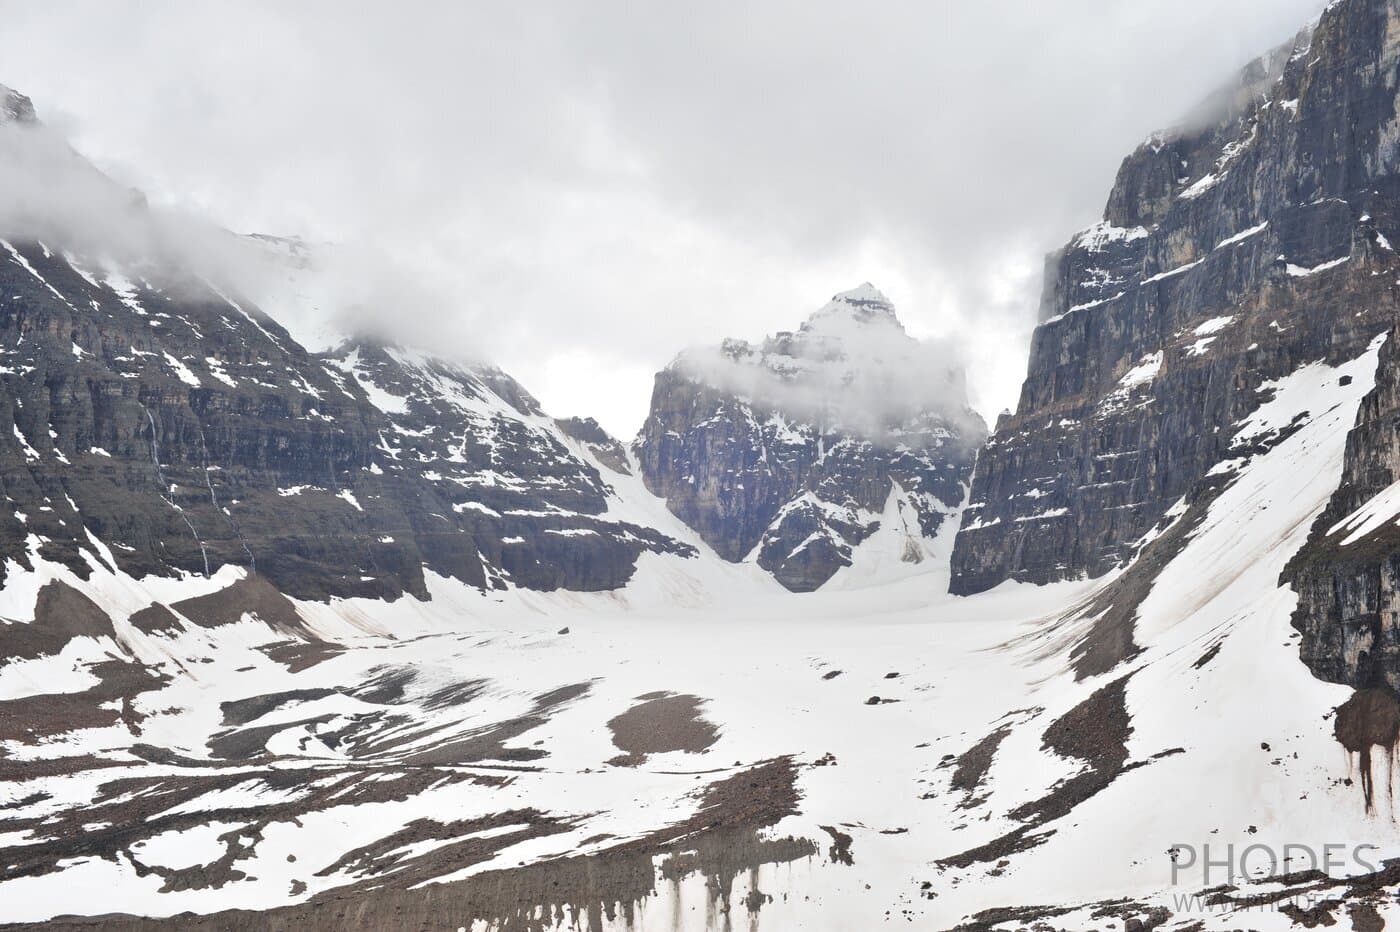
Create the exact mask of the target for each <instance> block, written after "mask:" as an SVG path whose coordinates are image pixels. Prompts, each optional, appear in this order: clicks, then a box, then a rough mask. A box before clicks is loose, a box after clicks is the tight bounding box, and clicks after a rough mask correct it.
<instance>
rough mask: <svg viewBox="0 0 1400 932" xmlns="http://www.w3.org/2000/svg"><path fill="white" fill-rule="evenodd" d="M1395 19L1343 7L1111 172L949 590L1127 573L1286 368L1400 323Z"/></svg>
mask: <svg viewBox="0 0 1400 932" xmlns="http://www.w3.org/2000/svg"><path fill="white" fill-rule="evenodd" d="M1397 17H1400V3H1397V2H1396V0H1384V2H1375V0H1341V2H1338V3H1334V4H1332V5H1331V6H1329V7H1328V8H1327V10H1326V11H1325V12H1324V13H1323V14H1322V17H1321V20H1320V21H1319V23H1318V25H1317V27H1316V29H1315V30H1304V32H1303V33H1301V34H1300V35H1299V36H1298V38H1297V39H1296V40H1295V41H1294V42H1293V43H1291V44H1289V45H1288V46H1285V47H1283V48H1281V49H1279V50H1278V51H1276V52H1274V53H1272V54H1270V55H1268V56H1265V57H1264V58H1262V59H1260V60H1259V61H1257V62H1255V63H1253V64H1252V65H1250V66H1249V67H1248V68H1246V69H1245V70H1244V72H1243V73H1242V74H1241V76H1240V78H1239V80H1238V81H1237V82H1235V84H1233V85H1232V86H1231V87H1229V88H1227V89H1226V90H1225V91H1224V92H1222V94H1220V95H1217V98H1216V99H1215V100H1214V101H1213V102H1212V104H1211V105H1210V106H1209V107H1207V108H1206V109H1205V110H1203V111H1202V113H1200V114H1197V115H1195V116H1193V118H1192V119H1191V121H1190V124H1189V125H1188V126H1186V127H1185V128H1183V129H1179V130H1175V131H1172V132H1169V133H1163V134H1157V135H1154V136H1153V137H1152V138H1150V139H1149V140H1147V141H1146V142H1145V143H1144V144H1143V145H1142V146H1141V147H1139V148H1138V149H1137V150H1136V151H1135V152H1134V153H1133V154H1132V155H1130V156H1129V157H1128V158H1127V159H1126V160H1125V161H1124V162H1123V165H1122V168H1121V169H1120V171H1119V174H1118V178H1117V181H1116V182H1115V184H1114V187H1113V190H1112V193H1111V194H1110V197H1109V200H1108V205H1107V208H1106V210H1105V220H1104V221H1103V222H1102V223H1100V224H1098V225H1097V226H1095V227H1092V228H1090V229H1089V230H1087V231H1085V232H1083V233H1081V234H1080V235H1078V236H1077V237H1075V238H1074V239H1073V240H1072V241H1071V242H1070V243H1069V244H1068V245H1067V246H1066V247H1065V248H1064V249H1063V250H1062V251H1060V252H1058V253H1055V254H1053V255H1052V256H1050V258H1049V260H1048V262H1047V269H1046V284H1045V290H1044V297H1043V300H1042V311H1041V316H1042V322H1041V324H1040V326H1039V327H1038V328H1037V330H1036V333H1035V336H1034V338H1033V340H1032V347H1031V358H1030V364H1029V370H1028V374H1027V377H1026V381H1025V383H1024V385H1023V388H1022V393H1021V399H1020V403H1019V405H1018V408H1017V411H1016V413H1015V414H1014V415H1011V416H1008V417H1006V418H1004V419H1003V420H1002V421H1001V422H1000V423H999V424H998V425H997V430H996V433H995V435H994V436H993V437H992V439H991V440H990V441H989V442H988V444H987V446H986V448H985V449H984V450H983V451H982V453H981V454H980V455H979V457H978V461H977V465H976V468H975V471H974V474H973V478H972V491H971V495H970V498H969V505H968V508H967V511H966V512H965V515H964V518H963V524H962V528H961V530H960V532H959V534H958V537H957V541H956V544H955V548H954V553H953V566H952V584H951V587H952V590H953V591H954V592H955V593H959V594H969V593H974V592H980V591H983V590H986V589H989V588H992V587H993V586H996V585H997V584H999V583H1001V582H1002V581H1004V580H1007V579H1016V580H1024V581H1031V582H1037V583H1043V582H1050V581H1055V580H1063V579H1072V578H1076V577H1080V576H1084V575H1089V576H1097V575H1100V574H1103V573H1105V572H1107V571H1109V570H1111V569H1113V568H1115V567H1117V566H1120V565H1122V564H1124V563H1125V562H1126V561H1127V560H1129V559H1130V558H1131V557H1132V556H1133V555H1134V553H1135V547H1136V543H1137V542H1138V541H1139V540H1140V539H1142V538H1143V536H1144V535H1145V534H1147V533H1148V532H1149V531H1150V530H1151V529H1152V528H1153V527H1155V526H1157V525H1158V523H1159V522H1160V521H1161V519H1162V518H1163V516H1164V515H1165V514H1166V513H1167V511H1168V510H1169V509H1170V508H1171V507H1172V506H1173V505H1174V504H1175V503H1176V502H1178V501H1180V500H1182V499H1183V498H1189V497H1191V496H1193V494H1194V493H1195V490H1196V489H1197V488H1198V486H1199V483H1200V482H1201V480H1202V479H1203V478H1205V477H1207V476H1208V475H1209V474H1210V471H1211V469H1212V468H1213V467H1215V466H1216V465H1217V464H1219V463H1220V462H1222V461H1223V460H1226V459H1229V458H1230V457H1231V456H1233V455H1234V453H1233V451H1232V450H1231V440H1232V435H1233V433H1234V431H1233V425H1235V424H1237V423H1239V422H1240V420H1241V419H1242V418H1243V417H1245V416H1246V415H1248V414H1249V413H1250V412H1252V411H1253V410H1254V409H1255V408H1257V407H1258V405H1259V404H1260V402H1261V401H1262V400H1263V399H1264V398H1265V397H1267V396H1265V395H1261V393H1260V391H1259V389H1260V388H1261V387H1263V386H1264V385H1265V384H1266V383H1268V382H1270V381H1272V380H1275V379H1278V378H1281V377H1283V376H1285V375H1287V374H1289V373H1290V372H1292V371H1294V370H1295V369H1296V368H1297V367H1298V366H1300V365H1302V364H1304V363H1308V362H1313V361H1316V360H1318V359H1322V360H1325V361H1327V362H1328V363H1331V364H1336V363H1338V362H1340V361H1343V360H1347V359H1352V358H1355V357H1356V356H1358V355H1360V354H1361V353H1362V352H1363V351H1364V350H1365V349H1366V347H1367V346H1368V344H1369V343H1370V341H1371V340H1372V338H1374V337H1375V336H1376V335H1377V334H1379V333H1381V332H1383V331H1384V330H1386V329H1387V328H1388V327H1389V326H1390V325H1391V323H1392V322H1393V321H1394V320H1395V319H1396V318H1397V316H1398V315H1400V301H1397V293H1396V287H1395V280H1396V271H1397V268H1398V267H1400V264H1398V263H1397V261H1396V256H1395V253H1394V250H1393V247H1392V244H1393V243H1397V242H1400V178H1397V175H1396V169H1397V167H1400V144H1397V140H1400V125H1398V124H1397V121H1396V114H1395V95H1396V87H1397V82H1398V81H1400V29H1397V28H1396V25H1397Z"/></svg>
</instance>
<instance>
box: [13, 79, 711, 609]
mask: <svg viewBox="0 0 1400 932" xmlns="http://www.w3.org/2000/svg"><path fill="white" fill-rule="evenodd" d="M0 113H6V114H10V115H11V116H15V117H16V119H15V120H12V121H9V122H10V125H8V126H0V130H2V131H4V132H10V133H26V132H43V131H44V130H43V127H42V124H39V123H37V122H35V121H34V120H33V116H32V114H33V111H32V108H31V107H30V106H29V105H28V101H27V100H25V99H24V98H21V97H19V96H18V95H14V94H8V96H4V97H0ZM89 170H90V166H89ZM131 209H132V210H134V211H139V210H144V209H145V208H144V207H143V206H142V205H141V204H140V203H139V202H134V203H132V205H131ZM75 248H76V247H75ZM0 295H3V301H0V484H3V491H4V495H5V503H4V505H5V507H3V508H0V554H3V557H4V559H5V560H6V561H7V562H6V563H5V564H4V568H5V571H9V570H11V569H13V568H14V567H17V566H18V567H27V566H31V565H32V564H33V562H34V560H35V559H36V558H44V559H48V560H53V561H58V562H61V563H64V564H66V565H68V566H69V567H71V568H73V569H74V570H75V571H77V572H79V573H82V574H86V572H87V571H88V566H89V563H90V562H96V563H102V564H108V565H110V564H115V565H116V567H118V568H120V569H121V570H124V571H125V572H127V573H130V574H132V575H133V576H138V577H139V576H144V575H147V574H157V575H170V574H175V573H194V574H208V573H211V572H213V571H215V570H217V569H218V568H219V567H220V566H222V565H224V564H235V565H239V566H244V567H247V568H249V569H252V570H256V572H257V573H259V574H261V575H262V576H264V577H266V578H267V579H269V580H271V581H272V582H273V583H274V584H275V585H276V586H277V587H278V588H279V589H281V590H282V591H283V592H286V593H288V594H289V595H293V596H297V597H301V598H317V599H319V598H326V597H329V596H367V597H375V598H395V597H397V596H399V595H401V594H403V593H411V594H414V595H417V596H425V595H426V594H427V588H426V577H425V573H427V572H429V571H431V572H434V573H437V574H441V575H443V576H450V577H454V578H457V579H460V580H463V581H465V582H467V583H469V584H471V585H474V586H478V587H481V588H483V589H487V588H503V587H506V586H510V585H515V586H521V587H526V588H531V589H544V590H548V589H556V588H561V587H562V588H569V589H579V590H597V589H611V588H615V587H618V586H621V585H623V584H624V583H626V582H627V580H628V579H629V578H630V577H631V575H632V572H633V569H634V567H635V564H636V560H637V557H638V556H639V555H640V554H641V553H643V552H645V551H653V552H665V553H672V554H677V555H689V554H693V553H694V550H693V548H691V547H689V546H687V545H684V544H680V543H678V542H676V541H674V540H672V539H670V538H669V537H666V536H664V535H662V534H660V533H658V532H656V531H654V530H652V529H649V528H643V527H638V526H635V525H632V524H627V523H624V522H620V521H616V520H613V519H611V518H609V517H608V512H609V509H610V507H611V504H610V503H611V496H612V489H611V487H610V486H609V484H608V482H607V481H606V479H605V478H604V472H603V471H600V469H599V466H598V465H597V463H598V461H596V460H595V459H594V458H593V456H592V455H591V453H590V449H601V447H600V445H599V444H598V443H597V442H596V438H594V439H593V440H589V441H587V442H583V443H581V442H578V441H575V440H573V439H571V434H570V433H569V432H566V430H561V429H560V427H559V425H557V424H556V423H555V422H554V421H552V420H551V419H549V418H547V417H546V416H544V414H543V413H542V412H541V411H540V409H539V405H538V404H537V403H536V402H535V400H534V399H533V398H531V397H530V395H529V394H528V393H527V392H525V391H524V389H522V388H521V387H520V386H519V385H518V384H517V383H516V382H515V381H514V380H513V379H511V378H510V377H509V376H507V375H506V374H504V373H502V372H500V371H498V370H494V369H481V368H478V369H467V368H462V367H457V366H451V365H448V364H446V363H443V362H441V361H439V360H435V359H431V358H427V357H424V356H422V355H417V354H412V353H409V352H406V351H403V350H399V349H395V348H392V347H386V346H382V345H377V344H375V343H372V342H368V341H359V342H355V343H350V344H346V345H345V346H343V347H341V348H340V349H338V350H336V351H335V352H332V353H327V354H314V353H310V352H308V351H307V350H306V349H304V348H303V347H302V346H301V345H299V344H298V343H297V342H296V341H295V340H294V339H293V338H292V337H291V336H290V335H289V334H288V332H287V331H286V330H285V329H283V328H282V327H281V326H279V325H278V324H277V323H276V322H275V321H273V320H272V319H271V318H269V317H268V316H267V315H265V314H264V313H262V312H261V311H260V310H259V309H258V308H256V307H254V306H252V305H251V304H249V303H248V302H246V301H243V300H242V299H240V298H238V297H236V296H231V295H226V294H224V293H222V292H221V291H220V290H219V289H217V288H215V287H214V286H212V285H210V284H209V283H207V282H205V281H203V280H190V279H189V277H187V276H186V277H182V276H180V275H172V274H169V273H168V272H162V271H160V270H158V269H153V268H150V269H144V268H131V267H129V266H128V267H117V266H116V265H114V264H113V263H111V262H110V261H104V260H103V259H101V258H99V257H93V256H90V255H75V254H73V253H72V252H69V251H68V250H67V249H65V248H64V246H63V244H60V243H57V242H50V243H44V242H38V241H29V242H23V241H15V242H7V241H3V240H0ZM605 452H606V451H605Z"/></svg>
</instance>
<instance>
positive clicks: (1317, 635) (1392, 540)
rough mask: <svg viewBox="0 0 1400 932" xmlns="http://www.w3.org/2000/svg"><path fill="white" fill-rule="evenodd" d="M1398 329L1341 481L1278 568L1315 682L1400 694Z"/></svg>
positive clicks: (1351, 439) (1351, 437)
mask: <svg viewBox="0 0 1400 932" xmlns="http://www.w3.org/2000/svg"><path fill="white" fill-rule="evenodd" d="M1398 340H1400V330H1392V331H1391V333H1390V335H1389V337H1388V338H1387V339H1386V343H1385V346H1383V347H1382V348H1381V352H1380V364H1379V367H1378V369H1377V373H1376V386H1375V388H1374V389H1372V391H1371V392H1370V393H1369V394H1368V395H1367V396H1366V397H1365V398H1364V399H1363V400H1362V402H1361V409H1360V411H1359V412H1358V413H1357V418H1356V426H1355V427H1354V428H1352V431H1351V433H1350V434H1348V435H1347V446H1346V456H1345V460H1344V464H1343V467H1342V468H1343V472H1342V481H1341V484H1340V485H1339V486H1338V488H1337V491H1336V492H1335V493H1333V495H1332V499H1331V501H1330V502H1329V503H1328V505H1327V508H1326V510H1324V511H1323V513H1322V515H1321V516H1320V517H1319V518H1318V519H1317V521H1316V523H1315V524H1314V525H1313V529H1312V533H1311V535H1310V538H1309V541H1308V544H1307V545H1306V546H1305V547H1304V548H1303V549H1302V551H1300V552H1299V553H1298V555H1297V556H1295V557H1294V558H1293V560H1292V561H1291V562H1290V563H1289V565H1288V567H1287V568H1286V569H1285V570H1284V574H1283V578H1284V581H1285V582H1288V583H1291V584H1292V586H1293V588H1294V589H1295V590H1296V591H1297V593H1298V606H1297V608H1296V610H1295V611H1294V613H1293V626H1294V627H1295V628H1297V629H1298V631H1299V632H1300V633H1301V634H1302V641H1301V645H1300V651H1301V654H1302V658H1303V662H1304V663H1306V664H1307V665H1308V668H1309V669H1311V670H1312V672H1313V674H1314V675H1316V676H1317V677H1318V678H1320V679H1324V680H1328V681H1330V682H1333V683H1344V684H1346V685H1349V686H1354V687H1356V688H1358V689H1367V688H1372V687H1387V686H1388V687H1389V688H1390V689H1397V688H1400V622H1398V621H1397V616H1398V614H1400V600H1398V599H1397V587H1398V586H1400V524H1397V518H1400V500H1397V498H1396V486H1395V484H1396V481H1397V480H1400V345H1398V344H1397V341H1398Z"/></svg>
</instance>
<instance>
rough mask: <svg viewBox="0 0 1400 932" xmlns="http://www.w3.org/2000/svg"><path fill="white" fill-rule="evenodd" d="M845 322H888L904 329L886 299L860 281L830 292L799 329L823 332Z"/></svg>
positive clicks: (870, 286)
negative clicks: (850, 287) (838, 290)
mask: <svg viewBox="0 0 1400 932" xmlns="http://www.w3.org/2000/svg"><path fill="white" fill-rule="evenodd" d="M846 323H854V324H861V325H863V324H891V325H893V326H895V327H898V328H899V329H901V330H903V329H904V328H903V326H902V325H901V324H900V322H899V318H898V316H896V314H895V310H894V304H893V303H892V302H891V301H890V299H889V298H887V297H885V295H884V293H883V292H881V291H880V289H878V288H876V287H875V286H874V285H872V284H870V282H863V283H861V284H860V285H859V286H858V287H856V288H852V289H851V290H850V291H843V292H841V293H839V294H835V295H832V297H831V300H830V301H828V302H827V303H826V304H824V305H822V306H821V307H820V308H818V309H817V310H816V311H814V312H813V313H812V316H811V317H808V318H807V320H806V322H804V323H803V324H802V331H803V332H804V333H806V332H812V331H827V330H831V329H833V326H835V327H839V326H840V325H842V324H846Z"/></svg>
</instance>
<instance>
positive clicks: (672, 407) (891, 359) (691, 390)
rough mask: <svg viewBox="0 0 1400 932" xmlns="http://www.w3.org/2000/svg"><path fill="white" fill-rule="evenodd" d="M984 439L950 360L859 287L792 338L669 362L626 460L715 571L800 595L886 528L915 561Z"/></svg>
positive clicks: (692, 353) (724, 347) (871, 291)
mask: <svg viewBox="0 0 1400 932" xmlns="http://www.w3.org/2000/svg"><path fill="white" fill-rule="evenodd" d="M985 434H986V429H985V426H984V425H983V423H982V421H981V419H980V418H979V417H978V416H977V415H976V414H975V413H974V412H973V411H972V410H971V409H970V408H969V407H968V404H967V392H966V381H965V376H964V373H963V371H962V369H961V368H960V366H959V365H958V363H957V362H956V360H955V359H954V358H953V356H952V354H951V353H950V352H949V351H948V350H947V349H946V348H943V347H939V346H935V345H931V344H926V343H921V342H919V341H918V340H915V339H914V338H912V337H910V336H909V335H908V334H907V333H906V332H905V331H904V328H903V326H902V325H901V324H900V322H899V320H898V318H897V317H896V315H895V309H894V306H893V305H892V304H890V302H889V301H888V300H887V299H886V298H885V296H884V295H882V294H881V293H880V292H879V291H878V290H876V289H875V288H874V287H873V286H871V285H869V284H865V285H862V286H861V287H859V288H857V289H855V290H853V291H847V292H843V293H841V294H838V295H836V296H835V297H834V298H832V299H831V301H830V302H828V303H827V304H826V305H824V306H823V307H822V308H820V309H819V310H817V311H816V312H815V313H814V314H812V316H811V317H809V318H808V319H807V320H806V321H805V322H804V323H803V324H802V326H801V327H800V328H799V329H798V330H796V331H794V332H786V333H778V334H776V335H774V336H772V337H769V338H767V339H766V340H764V341H763V342H762V343H760V344H758V345H751V344H749V343H747V342H744V341H742V340H733V339H731V340H725V341H724V342H723V343H722V344H721V345H720V346H719V347H717V348H707V349H696V350H688V351H686V352H685V353H682V354H681V355H680V356H679V357H678V358H677V359H676V360H675V361H674V362H673V363H671V365H669V366H668V367H667V368H666V369H665V371H663V372H661V373H659V374H658V375H657V377H656V387H655V389H654V391H653V393H652V404H651V413H650V415H649V417H648V418H647V421H646V423H645V424H644V425H643V427H642V431H641V434H640V436H639V437H638V439H637V442H636V445H635V450H636V455H637V459H638V461H639V462H640V464H641V469H642V475H643V477H644V478H645V479H646V483H647V487H648V488H650V489H651V490H652V491H654V492H655V493H656V494H658V495H660V496H662V497H663V498H665V499H666V501H667V504H668V506H669V507H670V509H671V511H672V512H673V513H675V514H676V515H677V516H678V517H679V518H680V519H681V520H683V521H684V522H685V523H686V524H688V525H690V526H691V527H692V528H694V529H695V530H696V531H697V532H698V533H699V534H700V536H701V537H702V538H703V539H704V540H705V541H706V543H708V544H710V545H711V546H712V547H714V549H715V551H716V552H717V553H718V554H719V555H720V556H721V557H723V558H724V559H726V560H732V561H738V560H744V559H747V558H749V557H750V556H751V555H752V556H753V557H754V559H756V561H757V563H758V565H759V566H761V567H762V568H763V569H765V570H767V571H769V572H771V573H772V574H773V575H774V576H775V577H776V578H777V579H778V581H779V582H781V583H782V584H783V585H784V586H786V587H788V588H789V589H792V590H795V591H808V590H812V589H816V588H818V587H819V586H821V585H822V584H823V583H825V582H826V581H827V580H828V579H830V578H831V576H832V575H833V574H834V573H835V572H836V571H837V570H838V569H840V568H841V567H843V566H848V565H850V564H851V561H852V554H853V552H854V549H855V548H856V547H857V546H858V545H859V544H860V543H861V542H862V541H863V540H865V539H866V538H867V537H869V536H870V535H871V534H872V533H873V532H874V531H875V530H876V529H877V528H878V527H879V526H880V522H881V521H882V520H886V518H885V516H886V515H887V514H893V515H896V516H897V519H898V521H899V522H900V525H901V530H902V532H903V534H904V536H905V539H906V546H905V548H904V557H905V559H906V560H908V561H909V562H912V563H917V562H919V561H921V560H922V559H923V558H924V556H925V553H926V548H927V547H928V544H929V542H930V541H931V540H932V538H933V537H934V536H935V535H936V534H937V533H938V531H939V529H940V527H942V525H943V522H944V520H945V518H946V516H947V515H948V514H950V513H952V512H953V511H954V510H955V509H956V508H957V506H958V505H959V504H960V503H961V501H962V499H963V495H964V488H963V483H964V482H965V481H966V479H967V476H968V471H969V469H970V467H971V464H972V458H973V456H974V454H975V451H976V449H977V447H978V445H979V444H980V443H981V441H982V438H983V437H984V436H985ZM891 496H894V500H895V501H897V503H898V504H897V510H896V511H894V512H892V513H891V512H887V510H886V504H887V502H889V501H890V500H891Z"/></svg>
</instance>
